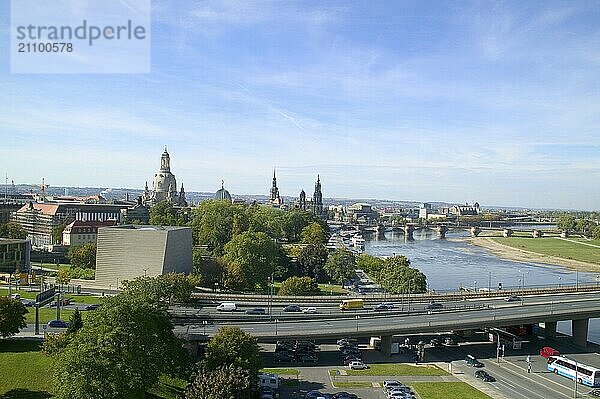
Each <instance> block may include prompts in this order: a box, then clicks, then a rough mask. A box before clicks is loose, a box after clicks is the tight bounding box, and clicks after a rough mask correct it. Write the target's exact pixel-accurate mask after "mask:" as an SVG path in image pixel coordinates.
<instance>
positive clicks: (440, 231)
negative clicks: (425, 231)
mask: <svg viewBox="0 0 600 399" xmlns="http://www.w3.org/2000/svg"><path fill="white" fill-rule="evenodd" d="M436 230H437V234H438V238H441V239H444V238H446V232H447V231H448V226H443V225H442V226H438V227H437V229H436Z"/></svg>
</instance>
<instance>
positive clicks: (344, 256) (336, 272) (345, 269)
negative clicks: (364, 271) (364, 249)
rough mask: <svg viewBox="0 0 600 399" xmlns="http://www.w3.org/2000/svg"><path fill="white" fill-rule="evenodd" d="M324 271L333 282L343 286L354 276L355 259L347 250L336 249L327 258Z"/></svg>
mask: <svg viewBox="0 0 600 399" xmlns="http://www.w3.org/2000/svg"><path fill="white" fill-rule="evenodd" d="M324 269H325V271H326V272H327V274H329V276H330V277H331V279H332V280H333V281H335V282H337V283H340V284H344V282H346V281H348V280H350V279H352V277H354V276H355V275H356V273H355V269H356V257H355V256H354V254H353V253H352V252H350V251H348V250H347V249H336V250H335V251H333V253H331V254H329V256H328V257H327V261H326V262H325V266H324Z"/></svg>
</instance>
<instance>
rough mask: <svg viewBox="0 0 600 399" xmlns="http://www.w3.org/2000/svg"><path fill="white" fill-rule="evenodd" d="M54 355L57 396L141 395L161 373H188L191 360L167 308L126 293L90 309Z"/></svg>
mask: <svg viewBox="0 0 600 399" xmlns="http://www.w3.org/2000/svg"><path fill="white" fill-rule="evenodd" d="M54 359H55V366H54V394H55V397H56V398H57V399H67V398H68V399H87V398H97V399H117V398H140V399H141V398H143V397H144V392H145V391H146V390H147V389H148V388H150V387H152V386H154V385H156V383H157V382H158V378H159V376H160V375H161V374H163V373H165V374H168V375H172V376H180V377H181V376H187V375H189V374H188V373H189V370H190V366H191V360H190V358H189V355H188V353H187V351H186V350H185V349H184V348H183V343H182V341H181V340H179V339H178V338H176V337H175V335H174V334H173V325H172V324H171V321H170V319H169V316H168V314H167V313H166V311H165V310H164V309H162V308H161V307H159V306H157V304H156V303H151V302H148V301H147V300H145V298H139V297H136V296H135V295H132V294H128V293H125V294H120V295H118V296H115V297H112V298H109V299H107V300H106V301H105V302H104V304H103V306H102V307H101V308H99V309H98V310H96V311H95V312H93V314H91V315H88V317H87V318H86V323H85V325H84V326H83V327H82V328H81V329H80V330H79V331H78V332H77V334H73V335H72V338H71V341H70V342H69V343H68V344H67V346H66V347H65V348H64V349H63V350H61V351H59V352H58V353H57V354H55V355H54Z"/></svg>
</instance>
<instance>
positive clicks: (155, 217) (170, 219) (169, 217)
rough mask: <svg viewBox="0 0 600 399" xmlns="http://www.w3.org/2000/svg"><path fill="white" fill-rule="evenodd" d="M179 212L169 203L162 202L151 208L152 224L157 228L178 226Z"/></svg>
mask: <svg viewBox="0 0 600 399" xmlns="http://www.w3.org/2000/svg"><path fill="white" fill-rule="evenodd" d="M177 216H178V215H177V210H176V209H175V208H173V204H171V203H170V202H169V201H167V200H164V201H160V202H159V203H158V204H156V205H154V206H153V207H152V208H150V224H152V225H155V226H177V225H178V217H177Z"/></svg>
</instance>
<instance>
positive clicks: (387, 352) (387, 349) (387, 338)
mask: <svg viewBox="0 0 600 399" xmlns="http://www.w3.org/2000/svg"><path fill="white" fill-rule="evenodd" d="M381 353H382V354H383V356H385V357H390V356H392V336H391V335H382V336H381Z"/></svg>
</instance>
